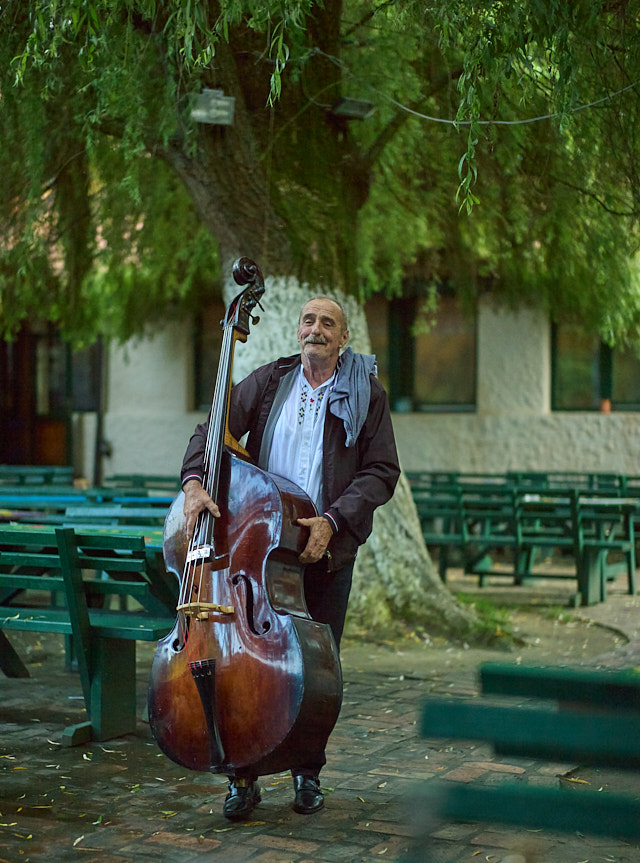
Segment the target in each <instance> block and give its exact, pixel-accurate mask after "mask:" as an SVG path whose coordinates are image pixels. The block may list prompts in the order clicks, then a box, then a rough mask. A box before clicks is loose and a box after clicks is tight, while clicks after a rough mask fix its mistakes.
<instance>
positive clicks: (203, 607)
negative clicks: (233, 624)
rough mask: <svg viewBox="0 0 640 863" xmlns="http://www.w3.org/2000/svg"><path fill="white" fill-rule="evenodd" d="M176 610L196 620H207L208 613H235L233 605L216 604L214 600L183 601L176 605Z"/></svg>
mask: <svg viewBox="0 0 640 863" xmlns="http://www.w3.org/2000/svg"><path fill="white" fill-rule="evenodd" d="M176 611H181V612H182V613H183V614H185V615H186V616H187V617H194V618H195V619H196V620H209V615H210V614H235V607H234V606H233V605H218V604H217V603H216V602H197V601H196V602H183V603H182V604H181V605H178V606H177V607H176Z"/></svg>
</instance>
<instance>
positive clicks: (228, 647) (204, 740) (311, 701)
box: [149, 450, 342, 775]
mask: <svg viewBox="0 0 640 863" xmlns="http://www.w3.org/2000/svg"><path fill="white" fill-rule="evenodd" d="M183 501H184V495H183V494H182V492H181V493H180V494H179V495H178V497H177V498H176V500H175V501H174V503H173V505H172V507H171V509H170V512H169V514H168V516H167V521H166V525H165V541H164V553H165V563H166V566H167V569H168V570H171V571H173V572H174V573H175V574H176V576H177V578H178V579H182V578H183V577H184V576H183V573H184V569H185V558H186V554H187V547H188V542H187V537H186V535H185V530H184V523H185V520H184V515H183V512H182V508H183ZM218 504H219V506H220V510H221V512H222V516H221V517H220V518H218V519H216V520H215V544H216V560H215V561H213V562H207V563H203V564H202V565H201V568H200V572H199V578H198V580H197V586H196V588H195V593H197V596H196V597H195V600H197V602H198V603H201V604H202V605H203V607H205V606H206V605H213V606H216V607H220V608H222V609H225V610H224V611H222V612H212V613H205V612H203V614H202V615H199V614H192V615H190V616H189V617H185V616H184V615H183V614H181V613H178V619H177V621H176V626H175V628H174V630H173V631H172V632H170V633H169V635H167V636H166V637H165V638H164V639H162V640H161V641H160V642H159V644H158V649H157V651H156V656H155V660H154V663H153V668H152V673H151V685H150V693H149V720H150V724H151V728H152V731H153V734H154V736H155V738H156V740H157V742H158V744H159V746H160V748H161V749H162V750H163V752H165V753H166V754H167V755H168V756H169V757H170V758H172V759H173V760H174V761H176V762H177V763H179V764H181V765H183V766H185V767H188V768H191V769H193V770H207V771H208V770H211V771H213V772H216V773H228V774H233V773H234V772H236V771H238V770H246V769H248V770H250V771H252V772H254V773H255V775H263V774H266V773H275V772H279V771H281V770H285V769H288V768H290V767H294V766H297V765H303V764H304V763H306V761H307V760H308V758H309V755H310V753H313V752H315V751H318V749H320V750H321V749H322V748H323V747H324V744H325V742H326V739H327V738H328V736H329V734H330V733H331V730H332V729H333V727H334V725H335V722H336V720H337V718H338V713H339V710H340V703H341V698H342V679H341V672H340V661H339V657H338V653H337V649H336V646H335V643H334V640H333V636H332V634H331V630H330V628H329V627H328V626H327V625H326V624H321V623H317V622H315V621H313V620H311V618H310V616H309V614H308V611H307V609H306V605H305V602H304V595H303V586H302V567H301V565H300V563H299V562H298V555H299V554H300V552H301V551H302V549H303V548H304V545H305V541H306V540H305V537H304V534H305V533H306V531H303V530H302V529H301V528H300V527H298V526H297V524H296V519H298V518H305V517H311V516H313V515H315V514H316V513H315V508H314V506H313V503H312V502H311V501H310V499H309V498H308V497H307V496H306V494H304V492H302V490H301V489H299V488H298V487H297V486H295V485H294V484H293V483H291V482H289V481H288V480H285V479H282V478H280V477H275V476H273V475H271V474H268V473H266V472H265V471H262V470H260V469H259V468H257V467H256V466H254V465H253V464H251V463H250V462H248V461H244V460H243V459H241V458H238V457H237V456H235V455H233V454H231V453H229V452H228V451H226V450H225V451H224V452H223V455H222V469H221V483H220V494H219V498H218ZM191 598H192V599H194V597H193V596H192V597H191ZM229 609H231V610H229Z"/></svg>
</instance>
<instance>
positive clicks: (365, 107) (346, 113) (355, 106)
mask: <svg viewBox="0 0 640 863" xmlns="http://www.w3.org/2000/svg"><path fill="white" fill-rule="evenodd" d="M375 110H376V105H374V103H373V102H365V101H364V100H363V99H349V98H347V97H344V98H342V99H338V101H337V102H334V104H333V105H332V106H331V113H332V114H336V115H337V116H338V117H346V118H347V119H348V120H366V119H367V118H368V117H370V116H371V115H372V114H374V113H375Z"/></svg>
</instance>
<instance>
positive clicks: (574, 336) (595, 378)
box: [552, 324, 640, 411]
mask: <svg viewBox="0 0 640 863" xmlns="http://www.w3.org/2000/svg"><path fill="white" fill-rule="evenodd" d="M552 346H553V355H552V404H553V409H554V410H560V411H562V410H565V411H571V410H578V411H593V410H603V409H604V410H608V409H612V410H623V411H624V410H626V411H637V410H640V358H639V357H638V356H637V354H636V353H635V352H634V351H632V350H628V349H627V350H625V349H622V348H611V347H610V346H609V345H607V344H604V343H603V342H600V341H599V340H598V338H597V336H593V335H589V334H587V333H585V332H584V330H582V329H581V328H580V327H578V326H572V325H566V324H562V325H555V326H554V327H553V330H552Z"/></svg>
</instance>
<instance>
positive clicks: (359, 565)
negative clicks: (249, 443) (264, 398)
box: [224, 261, 474, 637]
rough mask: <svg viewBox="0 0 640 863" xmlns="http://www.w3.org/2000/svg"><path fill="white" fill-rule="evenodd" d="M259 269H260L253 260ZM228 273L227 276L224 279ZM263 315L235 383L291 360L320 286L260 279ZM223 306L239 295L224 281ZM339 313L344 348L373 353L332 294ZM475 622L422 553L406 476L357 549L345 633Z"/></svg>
mask: <svg viewBox="0 0 640 863" xmlns="http://www.w3.org/2000/svg"><path fill="white" fill-rule="evenodd" d="M258 263H260V262H259V261H258ZM230 272H231V269H230V267H228V268H226V269H225V273H230ZM265 286H266V290H265V294H264V298H263V305H264V313H261V316H260V322H259V323H258V324H257V325H256V326H254V327H252V330H251V334H250V336H249V338H248V340H247V342H246V343H245V344H242V343H240V344H238V345H237V347H236V352H235V357H234V364H233V377H234V380H236V381H237V380H241V379H242V378H244V377H245V376H246V375H247V374H249V372H251V371H252V370H253V369H254V368H256V367H257V366H259V365H261V364H263V363H266V362H270V361H271V360H273V359H276V358H277V357H280V356H288V355H290V354H294V353H297V352H298V350H299V346H298V343H297V340H296V328H297V322H298V314H299V312H300V309H301V308H302V306H303V305H304V303H305V302H306V301H307V300H308V299H309V298H310V297H312V296H314V295H317V294H318V293H325V292H326V290H327V289H326V287H323V286H310V285H301V284H300V283H299V282H298V281H297V280H296V279H295V278H292V277H290V278H288V279H287V278H271V277H268V276H266V278H265ZM224 290H225V301H226V302H227V303H228V302H229V301H230V300H231V299H232V298H233V297H234V296H235V294H236V293H237V292H238V286H237V285H236V284H235V282H234V281H233V279H232V278H230V277H227V278H226V279H225V285H224ZM330 293H331V294H332V295H333V296H336V297H337V298H338V299H339V300H340V302H341V303H342V304H343V305H344V306H345V310H346V312H347V317H348V320H349V329H350V333H351V338H350V342H349V343H350V345H351V347H352V348H353V349H354V350H355V351H357V352H359V353H371V344H370V341H369V333H368V329H367V323H366V319H365V315H364V311H363V309H362V307H361V306H359V305H358V303H357V302H356V300H355V299H354V298H353V297H345V296H344V295H342V294H339V293H336V292H335V291H331V292H330ZM473 620H474V615H473V614H472V612H471V611H470V610H468V609H467V608H464V607H463V606H461V605H460V604H459V603H458V602H457V601H456V600H455V598H454V597H453V595H452V594H451V592H450V591H449V590H448V589H447V588H446V586H445V585H443V583H442V582H441V580H440V578H439V577H438V574H437V572H436V570H435V568H434V566H433V563H432V562H431V559H430V557H429V554H428V552H427V549H426V548H425V545H424V541H423V539H422V533H421V530H420V522H419V520H418V515H417V512H416V508H415V505H414V503H413V498H412V497H411V490H410V488H409V483H408V482H407V479H406V477H405V476H404V474H403V475H402V476H401V478H400V482H399V483H398V486H397V488H396V492H395V494H394V496H393V498H392V499H391V500H390V501H389V502H388V503H387V504H385V505H384V506H382V507H380V508H379V509H378V510H377V511H376V514H375V517H374V524H373V533H372V534H371V536H370V537H369V539H368V541H367V542H366V544H365V545H364V546H363V547H362V548H361V549H360V552H359V554H358V558H357V561H356V568H355V571H354V583H353V590H352V593H351V600H350V603H349V614H348V617H347V632H349V631H351V632H362V631H366V632H367V633H375V632H377V633H381V632H388V631H398V630H399V629H400V628H401V627H402V626H403V625H405V624H409V625H414V626H424V627H425V628H426V629H427V630H428V631H429V632H430V633H431V634H435V633H446V634H447V635H454V636H458V637H464V636H467V635H468V634H469V632H470V629H471V627H472V625H473Z"/></svg>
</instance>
